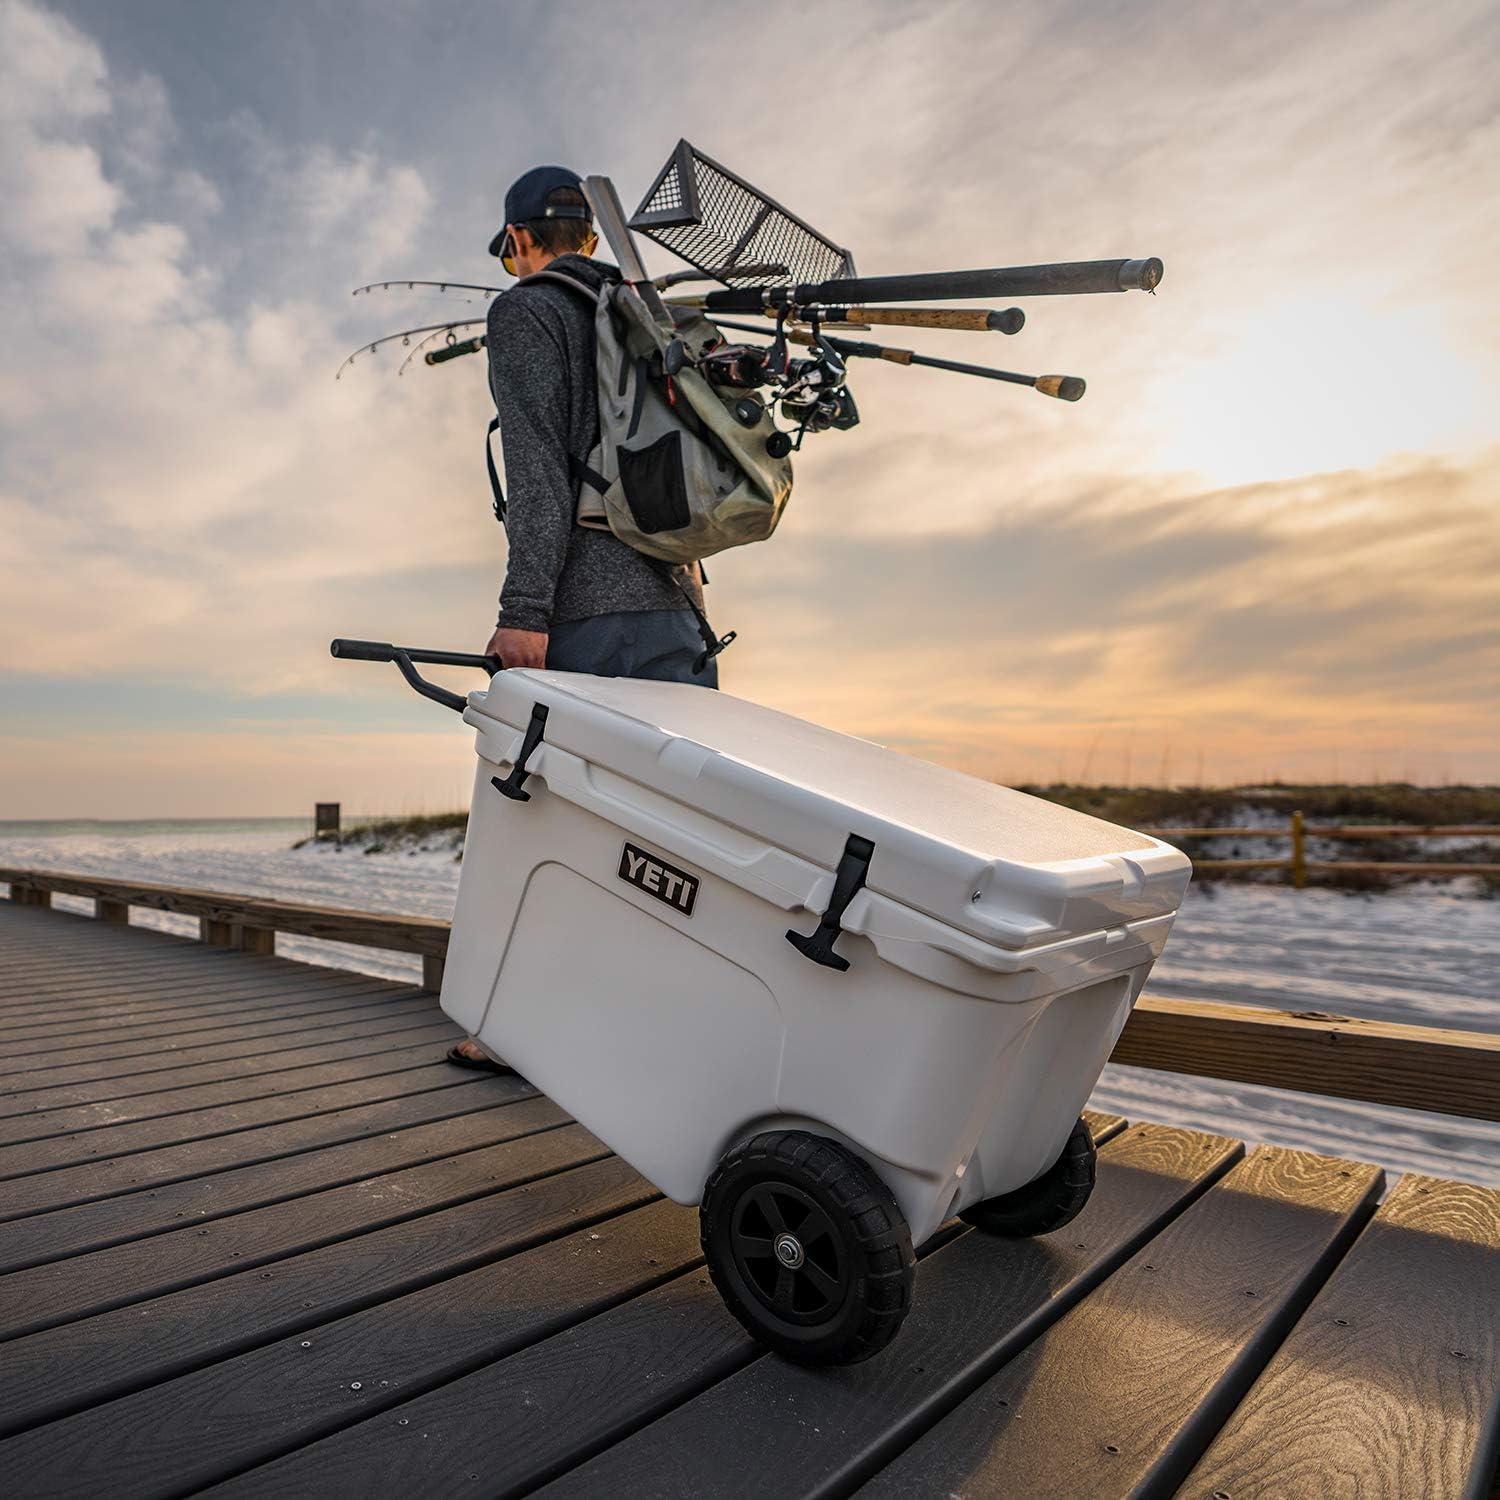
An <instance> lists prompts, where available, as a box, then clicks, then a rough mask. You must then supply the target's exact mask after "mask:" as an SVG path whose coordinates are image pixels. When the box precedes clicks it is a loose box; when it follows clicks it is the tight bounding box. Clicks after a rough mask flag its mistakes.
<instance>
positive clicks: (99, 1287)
mask: <svg viewBox="0 0 1500 1500" xmlns="http://www.w3.org/2000/svg"><path fill="white" fill-rule="evenodd" d="M486 1114H487V1115H492V1116H493V1117H492V1119H491V1128H490V1130H489V1131H488V1132H487V1133H486V1135H487V1141H488V1143H487V1144H485V1145H482V1146H480V1147H479V1148H478V1149H477V1150H468V1149H465V1143H464V1142H463V1141H460V1143H459V1149H458V1150H457V1151H455V1152H453V1153H452V1154H449V1155H445V1156H442V1157H439V1158H437V1159H435V1160H432V1161H426V1162H422V1163H420V1164H418V1165H416V1166H411V1167H403V1168H400V1169H399V1170H397V1171H394V1172H382V1173H376V1174H373V1175H371V1176H368V1177H362V1178H359V1179H358V1180H356V1181H354V1182H347V1183H344V1184H342V1185H341V1186H339V1187H334V1188H328V1189H326V1190H325V1191H323V1192H320V1193H314V1194H304V1195H303V1196H301V1197H298V1198H292V1199H286V1200H284V1201H282V1202H280V1203H273V1204H270V1205H269V1206H267V1207H265V1208H256V1209H250V1210H249V1211H247V1212H245V1213H240V1214H232V1215H229V1216H227V1217H224V1216H221V1217H220V1218H218V1219H215V1220H214V1221H213V1222H212V1223H211V1224H204V1223H199V1222H196V1221H195V1222H193V1223H191V1224H188V1225H186V1226H184V1227H182V1228H178V1229H174V1230H171V1231H169V1232H168V1233H166V1234H157V1235H152V1236H151V1237H150V1238H149V1239H144V1240H134V1241H131V1242H130V1243H128V1244H124V1245H114V1246H111V1247H110V1248H109V1249H107V1250H96V1251H94V1252H93V1253H92V1254H90V1255H75V1256H73V1257H72V1258H71V1259H69V1260H65V1261H63V1262H61V1263H59V1264H51V1265H45V1266H34V1267H32V1268H31V1269H30V1270H26V1271H16V1272H13V1273H12V1274H11V1275H9V1276H7V1277H6V1278H5V1280H4V1281H3V1282H0V1287H3V1288H4V1292H5V1295H4V1297H3V1298H0V1339H14V1338H19V1337H20V1336H21V1335H23V1334H31V1333H40V1332H41V1331H42V1330H43V1329H46V1328H53V1327H56V1326H58V1325H59V1324H63V1323H70V1322H73V1321H75V1320H77V1319H79V1318H86V1317H93V1316H95V1315H96V1314H100V1313H106V1312H109V1311H111V1310H112V1309H115V1308H123V1307H126V1306H128V1305H129V1304H131V1303H135V1302H141V1301H143V1300H145V1299H146V1298H155V1297H161V1296H165V1295H166V1294H167V1293H169V1292H176V1291H181V1290H183V1289H184V1288H185V1287H190V1286H197V1285H199V1284H200V1283H202V1282H206V1281H212V1280H214V1279H215V1278H217V1277H220V1276H227V1275H230V1274H232V1273H235V1272H243V1271H250V1270H254V1269H256V1268H257V1267H259V1266H262V1265H266V1264H269V1263H271V1262H274V1261H277V1260H280V1259H284V1258H285V1257H287V1256H290V1255H299V1254H301V1253H303V1252H304V1251H308V1250H316V1249H318V1248H319V1247H320V1246H322V1245H329V1244H333V1243H334V1242H336V1241H338V1240H342V1239H347V1238H349V1237H351V1236H354V1235H359V1234H367V1233H368V1232H369V1231H371V1230H373V1229H380V1228H383V1227H384V1226H385V1225H387V1224H396V1223H399V1222H400V1221H401V1220H403V1219H411V1218H415V1217H417V1215H419V1214H425V1213H431V1212H433V1211H434V1210H435V1209H439V1208H448V1207H451V1206H452V1205H453V1204H456V1203H462V1202H464V1201H466V1200H467V1199H469V1198H477V1197H480V1196H483V1195H484V1194H488V1193H495V1192H499V1191H500V1190H501V1189H503V1188H508V1187H515V1186H519V1185H520V1184H521V1183H523V1182H530V1181H533V1180H535V1179H537V1178H539V1177H545V1176H548V1175H549V1174H551V1173H553V1172H561V1171H566V1170H568V1169H569V1168H571V1167H580V1166H586V1165H587V1164H588V1163H589V1162H592V1161H600V1160H602V1159H603V1158H604V1157H606V1156H608V1155H609V1152H608V1150H607V1148H606V1147H605V1146H604V1145H603V1143H602V1142H600V1141H599V1140H597V1139H595V1137H593V1136H591V1135H590V1134H589V1133H588V1132H587V1131H586V1130H585V1129H584V1128H583V1127H582V1126H581V1125H574V1124H571V1123H569V1121H568V1117H567V1116H566V1115H565V1114H564V1113H563V1112H562V1111H561V1110H560V1109H559V1108H558V1107H557V1106H556V1105H555V1104H553V1103H552V1101H551V1100H550V1099H542V1098H535V1099H528V1100H526V1101H524V1102H523V1103H520V1104H513V1105H511V1106H510V1107H509V1108H508V1109H506V1110H504V1111H500V1112H486ZM543 1135H545V1136H546V1139H545V1140H542V1139H541V1137H542V1136H543ZM179 1222H181V1221H179Z"/></svg>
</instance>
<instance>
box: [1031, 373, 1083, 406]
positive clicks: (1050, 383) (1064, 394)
mask: <svg viewBox="0 0 1500 1500" xmlns="http://www.w3.org/2000/svg"><path fill="white" fill-rule="evenodd" d="M1036 388H1037V390H1039V391H1040V392H1041V393H1042V394H1043V395H1044V396H1056V397H1057V399H1058V400H1059V401H1077V400H1079V399H1081V398H1082V396H1083V393H1084V392H1085V391H1086V390H1087V389H1088V386H1087V385H1086V384H1085V383H1084V382H1083V380H1082V379H1081V378H1080V377H1079V376H1077V375H1038V376H1037V378H1036Z"/></svg>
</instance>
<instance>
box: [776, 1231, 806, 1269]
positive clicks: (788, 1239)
mask: <svg viewBox="0 0 1500 1500" xmlns="http://www.w3.org/2000/svg"><path fill="white" fill-rule="evenodd" d="M775 1250H776V1259H777V1260H779V1261H780V1262H781V1264H782V1265H784V1266H785V1267H786V1268H787V1270H789V1271H795V1270H798V1269H799V1268H800V1267H801V1265H802V1262H803V1261H805V1260H806V1259H807V1254H806V1252H805V1251H804V1250H803V1248H802V1241H801V1240H799V1239H798V1238H797V1236H796V1235H794V1234H778V1235H777V1236H776V1244H775Z"/></svg>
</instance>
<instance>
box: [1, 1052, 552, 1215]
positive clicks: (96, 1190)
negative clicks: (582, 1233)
mask: <svg viewBox="0 0 1500 1500" xmlns="http://www.w3.org/2000/svg"><path fill="white" fill-rule="evenodd" d="M448 1072H449V1073H450V1074H456V1075H457V1077H458V1081H457V1082H454V1083H448V1084H444V1085H442V1086H439V1087H435V1088H430V1089H426V1090H423V1091H422V1092H421V1093H418V1094H414V1095H411V1096H409V1097H410V1098H412V1099H416V1100H421V1101H425V1103H424V1104H423V1106H422V1114H421V1115H420V1116H419V1117H425V1118H427V1119H432V1118H434V1117H435V1116H437V1115H440V1114H448V1115H454V1114H460V1113H462V1112H463V1111H465V1110H467V1109H475V1108H478V1107H479V1106H480V1105H483V1104H490V1103H496V1102H498V1101H499V1100H500V1099H501V1098H506V1097H509V1096H510V1095H511V1093H512V1092H514V1093H521V1092H523V1091H524V1092H528V1093H529V1092H531V1090H530V1086H529V1085H525V1084H522V1083H519V1082H517V1081H516V1080H514V1079H513V1078H512V1077H505V1078H478V1079H474V1080H473V1081H472V1082H470V1081H468V1079H467V1078H466V1077H465V1075H464V1074H462V1073H461V1072H459V1070H458V1069H456V1068H449V1069H448ZM434 1095H435V1096H436V1099H435V1100H434V1098H433V1096H434ZM402 1102H403V1100H401V1099H388V1100H382V1101H381V1102H380V1103H378V1104H363V1105H355V1106H353V1107H351V1108H349V1109H343V1110H338V1111H336V1112H334V1113H332V1114H322V1115H314V1116H313V1117H312V1118H311V1119H305V1120H285V1121H282V1122H280V1123H278V1124H275V1125H262V1126H261V1127H260V1128H259V1129H256V1130H241V1131H237V1132H236V1133H235V1134H233V1135H219V1136H213V1137H212V1138H210V1139H208V1140H204V1141H188V1142H186V1143H184V1144H181V1145H175V1146H162V1147H160V1148H158V1149H157V1150H154V1151H140V1152H137V1153H135V1154H134V1155H132V1156H122V1157H120V1158H118V1159H114V1158H110V1159H108V1160H98V1161H91V1162H87V1163H84V1164H82V1165H80V1166H76V1167H62V1168H60V1169H58V1170H57V1171H55V1172H45V1173H43V1174H41V1175H40V1176H37V1177H20V1178H16V1179H13V1180H12V1181H10V1182H5V1183H0V1221H4V1220H6V1219H19V1218H25V1217H26V1216H28V1215H30V1214H36V1213H45V1212H48V1211H49V1210H52V1209H58V1208H71V1207H73V1206H74V1205H75V1204H82V1203H88V1202H90V1201H92V1200H93V1199H95V1198H111V1197H114V1196H116V1195H117V1194H119V1193H128V1192H130V1191H131V1190H132V1189H133V1188H150V1187H160V1186H162V1185H164V1184H166V1183H169V1182H179V1181H181V1180H182V1179H183V1178H185V1177H199V1176H202V1175H203V1174H204V1173H206V1172H221V1171H224V1170H226V1169H227V1168H230V1167H241V1166H249V1165H250V1164H252V1163H254V1162H257V1161H271V1160H273V1159H275V1158H276V1157H279V1156H291V1155H294V1154H296V1153H297V1152H300V1151H311V1150H313V1149H314V1148H315V1147H318V1146H323V1145H328V1144H330V1143H331V1142H333V1141H339V1140H350V1139H352V1138H355V1137H357V1136H362V1135H368V1134H369V1133H370V1132H371V1130H372V1129H379V1128H381V1126H380V1125H379V1124H376V1123H375V1122H377V1121H382V1120H383V1119H384V1118H385V1117H386V1115H387V1114H389V1113H392V1112H393V1111H394V1109H395V1107H396V1106H399V1105H400V1104H401V1103H402Z"/></svg>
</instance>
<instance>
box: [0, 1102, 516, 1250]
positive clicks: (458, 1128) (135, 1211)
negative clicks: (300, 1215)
mask: <svg viewBox="0 0 1500 1500" xmlns="http://www.w3.org/2000/svg"><path fill="white" fill-rule="evenodd" d="M493 1082H495V1083H503V1082H504V1080H499V1079H497V1080H493ZM538 1098H539V1096H538V1095H537V1094H536V1093H535V1091H534V1090H525V1089H521V1088H519V1087H515V1088H513V1089H512V1090H511V1092H510V1093H509V1094H508V1095H506V1094H502V1095H501V1097H500V1098H499V1099H498V1100H496V1099H495V1098H493V1097H491V1099H490V1100H489V1101H488V1102H486V1103H483V1104H482V1105H480V1106H479V1107H477V1108H476V1107H471V1108H467V1109H465V1110H464V1112H463V1113H461V1114H457V1115H453V1114H447V1113H444V1112H443V1111H444V1108H445V1107H447V1106H449V1105H450V1104H451V1095H446V1094H418V1095H416V1096H414V1097H413V1098H410V1099H404V1100H398V1101H396V1102H394V1103H391V1104H378V1105H375V1106H373V1107H372V1108H371V1109H369V1110H367V1111H364V1112H362V1118H361V1119H360V1120H359V1121H357V1122H355V1123H357V1124H361V1125H363V1126H364V1128H365V1133H357V1134H355V1135H353V1136H352V1137H351V1138H350V1139H348V1140H343V1141H338V1140H335V1141H334V1142H333V1143H331V1144H329V1143H326V1142H315V1143H314V1144H313V1145H312V1146H311V1147H309V1149H307V1150H306V1151H303V1152H302V1153H300V1154H296V1155H292V1156H281V1157H275V1158H273V1159H272V1160H270V1161H267V1162H259V1163H255V1164H253V1165H250V1166H243V1167H234V1166H230V1167H227V1168H225V1169H224V1170H222V1171H219V1172H215V1173H213V1174H212V1175H206V1176H203V1177H187V1178H183V1179H181V1180H180V1181H177V1182H173V1183H168V1184H166V1185H164V1186H161V1187H149V1188H141V1189H138V1190H136V1191H135V1192H131V1193H123V1194H120V1195H118V1196H117V1197H114V1198H104V1199H100V1200H99V1201H97V1202H94V1203H86V1204H83V1205H81V1206H78V1207H74V1208H66V1209H60V1210H57V1211H55V1212H52V1213H44V1214H37V1215H35V1216H33V1217H31V1218H26V1219H16V1220H13V1221H12V1222H11V1223H9V1224H7V1225H6V1226H5V1229H4V1232H3V1233H0V1271H12V1272H14V1271H19V1270H25V1269H27V1268H29V1267H31V1266H37V1265H43V1264H51V1263H54V1262H56V1261H59V1260H62V1259H65V1258H66V1257H68V1256H79V1255H83V1254H85V1253H87V1252H91V1251H97V1250H101V1249H106V1248H108V1247H110V1246H113V1245H120V1244H128V1243H132V1242H135V1241H141V1240H148V1239H150V1238H151V1237H153V1236H156V1235H161V1234H164V1233H167V1232H171V1231H175V1230H178V1229H181V1228H182V1227H183V1225H184V1224H193V1225H196V1226H198V1227H202V1226H203V1225H206V1224H212V1223H214V1222H215V1221H216V1220H219V1219H223V1218H226V1217H227V1216H229V1215H230V1214H237V1213H241V1212H244V1211H246V1210H249V1209H255V1208H260V1207H263V1206H265V1205H269V1204H275V1203H286V1202H290V1201H291V1200H292V1199H295V1198H300V1197H303V1196H304V1195H306V1194H308V1193H315V1192H320V1191H322V1190H324V1189H326V1188H332V1187H340V1186H342V1185H343V1184H345V1183H350V1182H358V1181H360V1180H362V1179H364V1178H367V1177H373V1176H377V1175H379V1174H381V1173H384V1172H389V1171H393V1170H395V1169H396V1168H398V1167H405V1166H416V1165H420V1164H421V1163H423V1162H428V1161H434V1160H436V1159H438V1158H439V1157H448V1156H452V1155H455V1154H457V1153H461V1152H464V1151H471V1150H477V1149H478V1148H480V1147H483V1146H488V1145H492V1144H494V1143H495V1142H497V1141H502V1140H505V1139H506V1138H507V1136H508V1134H509V1132H510V1130H511V1129H512V1126H511V1124H510V1115H509V1111H510V1110H512V1109H517V1108H519V1107H520V1106H521V1105H522V1104H524V1103H528V1102H534V1101H536V1100H537V1099H538Z"/></svg>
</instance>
